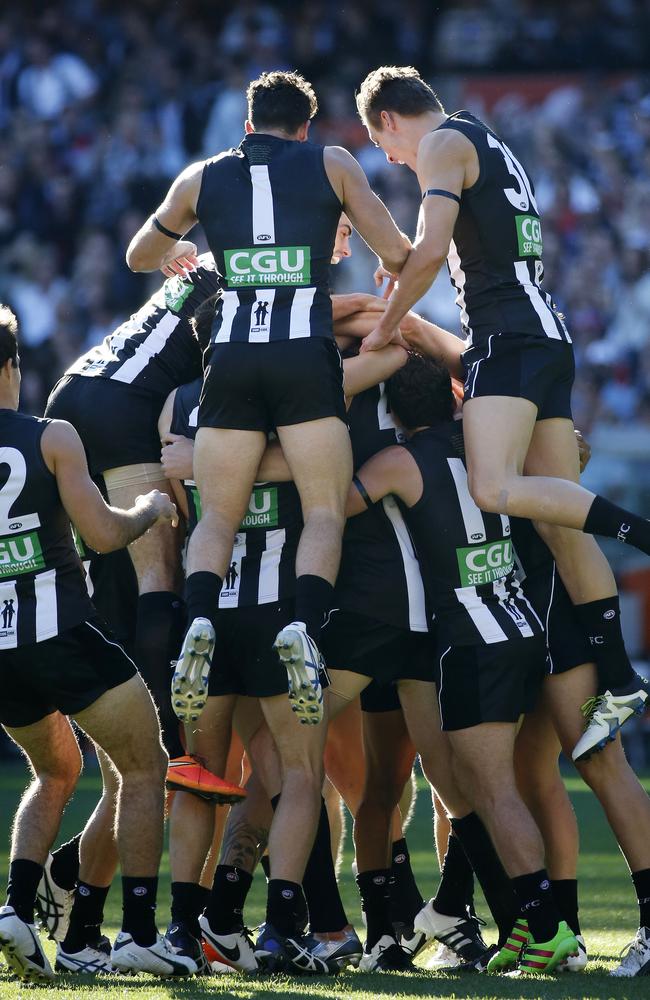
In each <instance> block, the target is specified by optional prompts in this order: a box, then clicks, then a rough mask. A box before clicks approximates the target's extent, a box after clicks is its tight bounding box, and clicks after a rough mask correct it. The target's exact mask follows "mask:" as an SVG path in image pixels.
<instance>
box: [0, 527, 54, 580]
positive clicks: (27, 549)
mask: <svg viewBox="0 0 650 1000" xmlns="http://www.w3.org/2000/svg"><path fill="white" fill-rule="evenodd" d="M37 569H45V560H44V559H43V550H42V549H41V543H40V542H39V540H38V533H37V532H36V531H30V532H29V533H28V534H26V535H14V536H13V537H12V538H9V537H5V538H0V578H2V577H5V576H17V575H19V574H20V573H31V572H33V571H34V570H37Z"/></svg>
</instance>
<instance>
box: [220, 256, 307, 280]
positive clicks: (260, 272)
mask: <svg viewBox="0 0 650 1000" xmlns="http://www.w3.org/2000/svg"><path fill="white" fill-rule="evenodd" d="M224 260H225V263H226V280H227V281H228V284H229V285H230V286H231V287H233V286H234V287H241V286H250V287H253V286H260V285H308V284H309V282H310V281H311V250H310V248H309V247H268V249H264V250H259V249H251V250H226V251H225V253H224Z"/></svg>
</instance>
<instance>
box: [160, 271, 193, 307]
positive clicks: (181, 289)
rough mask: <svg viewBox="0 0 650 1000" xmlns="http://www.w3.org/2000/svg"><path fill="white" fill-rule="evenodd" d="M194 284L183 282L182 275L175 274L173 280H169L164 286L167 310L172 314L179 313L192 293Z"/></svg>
mask: <svg viewBox="0 0 650 1000" xmlns="http://www.w3.org/2000/svg"><path fill="white" fill-rule="evenodd" d="M192 287H193V286H192V282H191V281H183V279H182V278H181V276H180V274H175V275H174V277H173V278H167V281H166V282H165V284H164V285H163V297H164V301H165V308H166V309H171V311H172V312H178V310H179V309H180V308H181V306H182V305H183V303H184V302H185V299H186V298H187V297H188V295H190V293H191V291H192Z"/></svg>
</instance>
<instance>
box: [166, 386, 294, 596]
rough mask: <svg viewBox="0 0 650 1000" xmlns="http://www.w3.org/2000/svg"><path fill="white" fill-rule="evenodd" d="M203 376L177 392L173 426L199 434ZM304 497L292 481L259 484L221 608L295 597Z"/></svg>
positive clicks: (196, 505)
mask: <svg viewBox="0 0 650 1000" xmlns="http://www.w3.org/2000/svg"><path fill="white" fill-rule="evenodd" d="M202 384H203V383H202V380H201V379H196V380H195V381H194V382H191V383H190V384H189V385H182V386H180V388H179V389H177V391H176V395H175V396H174V409H173V413H172V422H171V427H170V430H171V431H172V433H173V434H182V435H183V436H184V437H189V438H194V437H195V436H196V430H197V419H198V411H199V396H200V394H201V388H202ZM183 486H184V488H185V494H186V496H187V506H188V510H189V525H188V531H189V532H190V533H191V532H192V531H193V530H194V528H195V527H196V524H197V522H198V521H199V519H200V517H201V498H200V496H199V491H198V490H197V488H196V483H195V482H194V481H193V480H191V479H187V480H185V481H184V483H183ZM302 524H303V522H302V508H301V505H300V497H299V495H298V491H297V489H296V487H295V486H294V484H293V483H256V484H255V486H254V488H253V492H252V494H251V498H250V500H249V503H248V511H247V512H246V516H245V517H244V520H243V521H242V524H241V526H240V529H239V531H238V532H237V534H236V536H235V545H234V548H233V552H232V558H231V562H230V566H229V568H228V571H227V573H226V576H225V578H224V582H223V587H222V589H221V594H220V597H219V607H220V608H238V607H251V606H254V605H257V604H270V603H271V602H275V601H280V600H284V599H286V598H289V597H293V596H294V595H295V592H296V552H297V549H298V542H299V541H300V535H301V532H302Z"/></svg>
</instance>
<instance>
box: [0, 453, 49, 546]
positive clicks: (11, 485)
mask: <svg viewBox="0 0 650 1000" xmlns="http://www.w3.org/2000/svg"><path fill="white" fill-rule="evenodd" d="M0 465H8V466H9V478H8V479H7V482H6V483H5V484H4V486H3V487H2V488H0V535H11V534H13V533H14V532H15V531H31V530H32V529H33V528H40V526H41V521H40V518H39V516H38V514H15V515H14V516H13V517H10V516H9V511H10V510H11V508H12V507H13V505H14V503H15V502H16V500H17V499H18V497H19V496H20V494H21V493H22V491H23V489H24V487H25V482H26V480H27V465H26V463H25V458H24V456H23V454H22V452H20V451H18V449H17V448H0Z"/></svg>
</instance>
